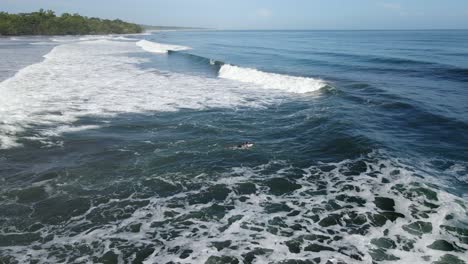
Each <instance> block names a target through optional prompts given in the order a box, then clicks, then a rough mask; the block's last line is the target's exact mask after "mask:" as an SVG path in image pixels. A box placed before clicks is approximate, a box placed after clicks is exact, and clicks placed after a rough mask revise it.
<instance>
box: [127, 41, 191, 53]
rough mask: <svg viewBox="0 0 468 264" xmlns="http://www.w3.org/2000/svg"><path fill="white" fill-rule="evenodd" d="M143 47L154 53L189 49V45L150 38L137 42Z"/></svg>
mask: <svg viewBox="0 0 468 264" xmlns="http://www.w3.org/2000/svg"><path fill="white" fill-rule="evenodd" d="M136 45H137V46H139V47H141V48H142V49H144V50H146V51H148V52H153V53H167V52H169V51H178V50H188V49H190V48H189V47H185V46H177V45H169V44H162V43H156V42H152V41H148V40H140V41H138V42H137V43H136Z"/></svg>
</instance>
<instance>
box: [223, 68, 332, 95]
mask: <svg viewBox="0 0 468 264" xmlns="http://www.w3.org/2000/svg"><path fill="white" fill-rule="evenodd" d="M219 77H220V78H224V79H230V80H235V81H240V82H245V83H253V84H257V85H260V86H262V87H264V88H267V89H278V90H285V91H287V92H292V93H309V92H313V91H317V90H319V89H321V88H323V87H325V86H326V83H325V82H324V81H322V80H319V79H313V78H305V77H296V76H289V75H283V74H277V73H268V72H262V71H259V70H256V69H250V68H241V67H237V66H233V65H229V64H225V65H223V66H222V67H221V69H220V70H219Z"/></svg>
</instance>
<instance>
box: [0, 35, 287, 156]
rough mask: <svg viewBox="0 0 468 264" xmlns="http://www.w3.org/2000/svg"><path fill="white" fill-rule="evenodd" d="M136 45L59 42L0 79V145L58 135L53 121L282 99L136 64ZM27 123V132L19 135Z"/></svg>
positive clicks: (62, 122)
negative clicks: (39, 58)
mask: <svg viewBox="0 0 468 264" xmlns="http://www.w3.org/2000/svg"><path fill="white" fill-rule="evenodd" d="M142 43H146V42H142ZM150 46H151V45H150ZM156 47H158V46H157V45H156ZM162 47H163V49H166V48H168V47H165V46H162ZM137 52H142V51H141V49H140V48H138V47H137V46H136V45H135V43H134V42H124V41H113V40H112V39H110V40H108V39H99V40H93V41H74V42H70V43H65V44H61V45H59V46H57V47H55V48H53V49H52V51H51V52H50V53H49V54H47V55H46V56H44V57H45V60H44V61H42V62H40V63H37V64H34V65H30V66H28V67H26V68H24V69H22V70H20V71H19V72H17V74H16V75H15V76H13V77H12V78H10V79H7V80H5V81H3V82H2V83H0V94H1V97H0V138H1V139H0V148H11V147H15V146H18V145H19V144H21V143H22V142H23V141H24V140H26V139H31V138H34V137H36V138H41V139H43V138H44V137H47V136H50V135H51V134H54V133H55V134H56V135H58V134H60V133H57V132H60V130H58V131H56V130H55V129H56V128H57V127H60V126H64V125H72V126H73V123H74V122H75V121H77V120H79V119H80V118H82V117H84V116H96V117H109V116H115V115H117V114H120V113H127V112H132V113H144V112H158V111H176V110H178V109H180V108H184V109H204V108H208V107H221V108H236V107H263V106H265V105H266V104H270V103H273V102H279V101H280V100H279V99H278V98H277V97H278V96H279V95H278V94H277V97H276V99H275V96H274V93H271V92H269V93H266V92H265V91H263V90H262V89H259V90H255V89H252V88H250V87H245V86H242V85H239V83H237V82H232V81H228V80H222V79H213V78H204V77H197V76H189V75H184V74H165V75H162V74H159V73H157V72H155V71H154V69H148V70H144V69H141V68H140V67H139V65H140V64H141V63H143V62H146V61H147V60H146V59H144V58H141V57H139V58H136V57H129V56H128V53H137ZM252 99H254V100H252ZM99 124H100V123H99ZM99 124H97V125H99ZM85 125H96V124H85ZM38 126H40V127H41V129H33V128H34V127H38ZM12 128H14V129H12ZM25 130H28V131H29V134H28V135H24V136H20V135H21V134H22V133H24V132H25ZM50 131H53V133H50ZM31 133H33V135H31ZM41 142H42V141H41ZM23 143H24V142H23Z"/></svg>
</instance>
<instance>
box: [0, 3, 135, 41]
mask: <svg viewBox="0 0 468 264" xmlns="http://www.w3.org/2000/svg"><path fill="white" fill-rule="evenodd" d="M142 31H143V28H142V27H141V26H140V25H137V24H133V23H128V22H125V21H122V20H120V19H115V20H109V19H100V18H95V17H91V18H88V17H85V16H80V15H79V14H69V13H63V14H62V15H61V16H57V15H55V13H54V11H52V10H47V11H45V10H44V9H40V10H39V11H38V12H32V13H20V14H9V13H7V12H0V35H4V36H7V35H8V36H12V35H96V34H130V33H141V32H142Z"/></svg>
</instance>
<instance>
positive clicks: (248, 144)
mask: <svg viewBox="0 0 468 264" xmlns="http://www.w3.org/2000/svg"><path fill="white" fill-rule="evenodd" d="M253 146H254V143H252V142H250V141H246V142H244V143H242V144H239V145H237V146H234V147H231V148H230V149H234V150H238V149H239V150H245V149H251V148H252V147H253Z"/></svg>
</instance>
